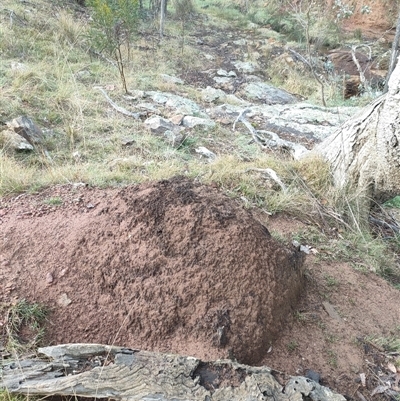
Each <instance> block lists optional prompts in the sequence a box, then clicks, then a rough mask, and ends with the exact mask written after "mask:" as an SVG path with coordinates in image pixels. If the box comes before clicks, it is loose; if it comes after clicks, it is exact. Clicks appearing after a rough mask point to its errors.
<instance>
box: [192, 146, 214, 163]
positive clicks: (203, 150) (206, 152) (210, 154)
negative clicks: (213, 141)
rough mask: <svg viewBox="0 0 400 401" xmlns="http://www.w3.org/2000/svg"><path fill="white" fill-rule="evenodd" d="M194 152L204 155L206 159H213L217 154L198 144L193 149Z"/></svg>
mask: <svg viewBox="0 0 400 401" xmlns="http://www.w3.org/2000/svg"><path fill="white" fill-rule="evenodd" d="M195 151H196V153H198V154H200V155H201V156H205V157H207V158H208V159H211V160H214V159H215V158H216V157H217V155H216V154H215V153H213V152H211V150H208V149H207V148H205V147H204V146H200V147H198V148H197V149H195Z"/></svg>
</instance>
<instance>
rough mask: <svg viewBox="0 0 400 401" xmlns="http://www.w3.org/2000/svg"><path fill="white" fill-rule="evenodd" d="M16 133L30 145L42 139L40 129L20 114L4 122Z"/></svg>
mask: <svg viewBox="0 0 400 401" xmlns="http://www.w3.org/2000/svg"><path fill="white" fill-rule="evenodd" d="M6 124H7V126H8V127H9V128H10V129H12V130H13V131H14V132H15V133H16V134H18V135H20V136H21V137H22V138H24V139H25V140H26V141H27V142H28V143H29V144H30V145H31V146H32V147H34V146H35V145H37V144H39V143H40V142H42V140H43V132H42V130H41V129H40V128H39V127H38V126H37V125H36V124H35V123H34V122H33V120H32V119H31V118H29V117H27V116H20V117H17V118H14V119H13V120H11V121H8V122H6Z"/></svg>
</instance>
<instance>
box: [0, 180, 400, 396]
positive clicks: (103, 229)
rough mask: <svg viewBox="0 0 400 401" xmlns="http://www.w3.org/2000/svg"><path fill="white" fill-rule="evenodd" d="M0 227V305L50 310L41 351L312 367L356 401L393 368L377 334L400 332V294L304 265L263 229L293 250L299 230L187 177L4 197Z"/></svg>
mask: <svg viewBox="0 0 400 401" xmlns="http://www.w3.org/2000/svg"><path fill="white" fill-rule="evenodd" d="M260 220H261V222H260ZM0 226H1V243H0V258H1V260H0V263H1V270H0V286H1V289H0V301H1V302H12V301H13V300H16V299H23V298H25V299H27V300H29V301H36V302H41V303H44V304H46V305H47V306H48V307H49V308H50V309H51V314H50V316H49V320H48V323H47V327H46V329H47V338H46V339H45V342H46V344H56V343H64V342H101V343H107V344H111V343H114V344H117V345H124V346H129V347H132V348H142V349H148V350H155V351H166V352H174V353H182V354H189V355H193V356H196V357H200V358H202V359H203V360H213V359H217V358H221V357H222V358H226V357H231V358H232V357H233V358H237V359H238V360H239V361H241V362H246V363H252V364H263V365H268V366H270V367H272V368H273V369H276V371H277V372H276V374H277V377H278V379H282V380H284V379H285V378H286V377H287V375H298V374H301V375H305V374H307V371H308V370H310V369H311V370H313V371H315V372H317V373H318V374H320V375H321V379H322V383H323V384H325V385H328V386H330V387H331V388H333V389H335V390H336V391H338V392H341V393H343V394H346V395H347V396H349V397H350V398H356V397H355V394H356V392H357V391H359V392H361V393H364V394H365V395H366V396H369V395H370V391H371V389H372V388H374V386H375V385H376V380H375V376H374V375H375V373H373V371H371V366H374V368H375V365H374V363H375V362H376V361H375V359H376V358H378V359H379V358H381V360H382V358H383V359H384V357H383V356H382V355H383V354H382V353H381V352H379V351H378V350H377V349H376V348H374V347H373V346H372V345H371V342H369V339H370V338H371V336H375V337H385V336H393V335H396V333H397V334H398V331H396V330H398V324H399V322H400V308H399V304H398V299H399V291H398V290H396V289H394V288H393V287H391V286H390V285H389V284H388V283H387V282H386V281H384V280H383V279H381V278H379V277H377V276H376V275H374V274H372V273H371V274H365V273H362V272H360V271H356V270H354V269H353V268H352V267H351V266H349V265H347V264H344V263H337V262H334V261H332V262H329V263H328V262H321V261H319V260H318V259H317V257H316V256H312V255H309V256H307V259H306V262H305V265H303V263H302V262H303V259H302V256H301V255H300V254H299V253H298V252H297V251H296V250H295V249H294V248H293V247H286V246H283V245H282V244H280V243H278V242H276V241H275V240H274V239H272V238H271V236H270V234H269V232H268V230H270V231H272V232H274V233H279V234H280V235H281V236H283V237H286V238H287V243H290V242H291V239H292V237H293V234H294V233H295V232H297V231H298V230H300V229H307V226H305V225H304V224H303V223H301V222H299V221H297V220H293V219H289V218H285V217H284V216H280V217H279V216H278V217H274V218H268V217H267V216H264V215H262V214H259V213H251V212H249V211H247V210H245V209H243V207H242V206H241V205H240V204H239V203H237V202H236V201H234V200H232V199H230V198H227V197H226V196H225V195H223V194H221V192H219V191H218V190H217V189H215V188H212V187H206V186H201V185H197V184H193V183H191V182H190V181H187V180H183V179H173V180H170V181H163V182H160V183H156V184H147V185H141V186H137V187H127V188H123V189H108V190H102V189H94V188H88V187H86V186H84V185H79V184H78V185H70V186H58V187H54V188H52V189H48V190H46V191H44V192H41V193H39V194H36V195H28V194H26V195H20V196H18V197H14V198H11V199H8V200H5V199H3V200H1V203H0ZM265 226H266V227H267V228H268V230H267V229H266V228H265ZM310 245H312V244H310ZM302 265H303V267H302ZM300 272H305V274H304V279H302V278H301V274H300ZM368 336H369V337H368ZM381 362H382V361H381ZM386 362H387V361H386ZM386 362H385V363H386ZM360 373H365V374H366V375H367V380H368V382H367V387H365V388H364V387H363V386H362V385H361V384H360V383H359V377H360V376H359V374H360ZM357 380H358V382H357Z"/></svg>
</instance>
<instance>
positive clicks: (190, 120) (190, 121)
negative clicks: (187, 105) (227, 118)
mask: <svg viewBox="0 0 400 401" xmlns="http://www.w3.org/2000/svg"><path fill="white" fill-rule="evenodd" d="M182 125H183V126H184V127H188V128H194V127H197V126H198V125H202V126H205V127H207V128H212V127H214V126H215V122H214V121H212V120H208V119H205V118H200V117H193V116H186V117H185V118H184V119H183V120H182Z"/></svg>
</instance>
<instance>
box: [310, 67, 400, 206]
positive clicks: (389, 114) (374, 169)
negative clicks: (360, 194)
mask: <svg viewBox="0 0 400 401" xmlns="http://www.w3.org/2000/svg"><path fill="white" fill-rule="evenodd" d="M315 151H316V152H319V153H320V154H322V156H323V157H324V158H325V159H326V160H327V161H328V162H329V163H330V165H331V168H332V172H333V177H334V180H335V184H336V186H338V187H340V188H343V187H347V186H348V187H353V188H357V189H360V190H362V191H364V193H365V195H367V196H368V197H371V198H374V199H377V200H380V201H383V200H386V199H388V198H390V197H393V196H395V195H398V194H399V193H400V63H397V65H396V67H395V69H394V71H393V73H392V75H391V77H390V80H389V85H388V92H387V93H386V94H384V95H382V96H381V97H380V98H378V99H376V100H375V101H374V102H372V103H371V104H370V105H368V106H367V107H366V108H364V109H363V111H362V112H361V113H360V114H358V115H357V116H355V117H353V118H351V119H350V120H348V121H347V122H346V123H345V124H344V125H343V126H341V127H340V128H339V130H337V131H336V132H335V133H334V134H332V135H331V136H329V137H328V138H326V139H325V140H324V141H323V142H322V143H320V144H319V145H318V146H317V147H316V148H315Z"/></svg>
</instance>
